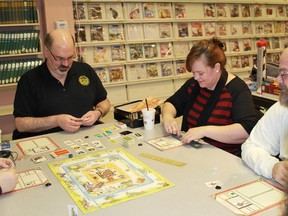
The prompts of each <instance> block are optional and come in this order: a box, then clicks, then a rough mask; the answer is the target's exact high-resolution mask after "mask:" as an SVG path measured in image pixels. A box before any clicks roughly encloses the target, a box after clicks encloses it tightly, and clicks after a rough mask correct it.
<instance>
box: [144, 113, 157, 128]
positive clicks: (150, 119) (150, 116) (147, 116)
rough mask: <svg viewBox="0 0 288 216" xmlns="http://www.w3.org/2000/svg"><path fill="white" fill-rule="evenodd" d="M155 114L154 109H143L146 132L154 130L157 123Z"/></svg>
mask: <svg viewBox="0 0 288 216" xmlns="http://www.w3.org/2000/svg"><path fill="white" fill-rule="evenodd" d="M155 112H156V110H155V109H154V108H149V109H147V108H145V109H142V115H143V124H144V129H145V130H153V128H154V123H155Z"/></svg>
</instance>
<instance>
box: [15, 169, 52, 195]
mask: <svg viewBox="0 0 288 216" xmlns="http://www.w3.org/2000/svg"><path fill="white" fill-rule="evenodd" d="M17 176H18V183H17V185H16V187H15V189H14V190H13V191H18V190H23V189H28V188H31V187H36V186H39V185H44V184H45V183H47V182H48V179H47V178H46V176H45V174H44V173H43V171H42V169H41V168H34V169H29V170H23V171H21V172H17Z"/></svg>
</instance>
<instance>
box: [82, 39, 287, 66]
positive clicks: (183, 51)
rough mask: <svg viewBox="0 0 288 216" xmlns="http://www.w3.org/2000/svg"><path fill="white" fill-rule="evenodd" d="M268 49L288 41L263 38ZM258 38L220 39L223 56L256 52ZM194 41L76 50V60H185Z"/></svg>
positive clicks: (101, 61) (279, 46) (92, 47)
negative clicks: (222, 45)
mask: <svg viewBox="0 0 288 216" xmlns="http://www.w3.org/2000/svg"><path fill="white" fill-rule="evenodd" d="M264 39H265V41H266V42H267V47H266V48H267V49H272V50H277V49H279V50H280V49H284V48H286V47H288V38H287V37H283V39H282V40H281V38H279V37H271V38H264ZM259 40H260V38H254V39H251V38H244V39H230V40H223V43H224V49H225V52H226V54H228V53H230V54H234V53H242V54H243V53H246V52H254V53H256V51H257V45H256V44H257V42H258V41H259ZM194 43H195V41H193V42H189V41H182V42H172V43H171V42H163V43H137V44H129V45H104V46H100V45H99V46H91V47H77V56H78V60H80V61H83V62H87V63H89V64H95V63H96V64H98V63H99V64H107V63H111V62H126V61H127V62H130V61H136V60H140V61H142V60H151V61H154V60H157V59H163V58H166V59H169V58H186V56H187V55H188V53H189V51H190V49H191V48H192V46H193V44H194Z"/></svg>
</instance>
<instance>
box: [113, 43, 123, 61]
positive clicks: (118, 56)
mask: <svg viewBox="0 0 288 216" xmlns="http://www.w3.org/2000/svg"><path fill="white" fill-rule="evenodd" d="M111 58H112V62H114V61H125V60H126V58H125V47H124V45H112V46H111Z"/></svg>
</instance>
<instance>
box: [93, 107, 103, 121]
mask: <svg viewBox="0 0 288 216" xmlns="http://www.w3.org/2000/svg"><path fill="white" fill-rule="evenodd" d="M95 111H99V112H100V117H99V118H98V120H99V119H100V118H102V117H103V112H102V111H101V110H100V109H98V108H95Z"/></svg>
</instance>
